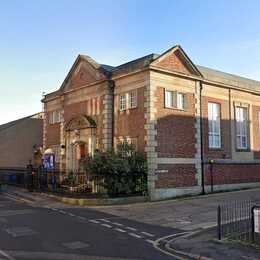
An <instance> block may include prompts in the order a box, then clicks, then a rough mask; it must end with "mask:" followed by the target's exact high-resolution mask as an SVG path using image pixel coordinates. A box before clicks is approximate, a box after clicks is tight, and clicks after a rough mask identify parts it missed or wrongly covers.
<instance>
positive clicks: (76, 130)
mask: <svg viewBox="0 0 260 260" xmlns="http://www.w3.org/2000/svg"><path fill="white" fill-rule="evenodd" d="M65 140H66V172H67V173H68V172H73V173H76V172H80V171H81V169H80V161H81V160H82V159H83V158H84V157H85V156H86V155H93V153H94V151H95V149H96V123H95V121H94V120H93V119H92V118H91V117H89V116H85V115H81V116H79V117H76V118H73V119H71V120H70V121H69V122H68V123H67V124H66V125H65Z"/></svg>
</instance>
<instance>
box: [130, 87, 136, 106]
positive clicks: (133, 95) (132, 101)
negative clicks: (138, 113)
mask: <svg viewBox="0 0 260 260" xmlns="http://www.w3.org/2000/svg"><path fill="white" fill-rule="evenodd" d="M135 107H137V91H136V90H134V91H131V92H129V108H135Z"/></svg>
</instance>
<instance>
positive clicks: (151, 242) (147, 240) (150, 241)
mask: <svg viewBox="0 0 260 260" xmlns="http://www.w3.org/2000/svg"><path fill="white" fill-rule="evenodd" d="M145 241H146V242H148V243H150V244H154V242H155V241H153V240H150V239H145Z"/></svg>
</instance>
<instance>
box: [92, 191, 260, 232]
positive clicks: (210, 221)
mask: <svg viewBox="0 0 260 260" xmlns="http://www.w3.org/2000/svg"><path fill="white" fill-rule="evenodd" d="M241 200H251V201H252V202H255V203H258V202H260V188H258V189H250V190H241V191H233V192H223V193H215V194H209V195H203V196H194V197H188V198H180V199H173V200H165V201H158V202H148V203H147V202H146V203H137V204H128V205H119V206H103V207H101V206H97V207H92V208H93V209H95V210H98V211H101V212H106V213H109V214H113V215H116V216H120V217H122V218H128V219H131V220H136V221H140V220H141V221H142V222H144V223H147V224H156V225H159V226H162V227H171V228H177V229H182V230H185V231H195V230H198V229H205V228H210V227H213V226H215V225H216V222H217V206H218V205H219V204H222V203H225V202H230V201H241Z"/></svg>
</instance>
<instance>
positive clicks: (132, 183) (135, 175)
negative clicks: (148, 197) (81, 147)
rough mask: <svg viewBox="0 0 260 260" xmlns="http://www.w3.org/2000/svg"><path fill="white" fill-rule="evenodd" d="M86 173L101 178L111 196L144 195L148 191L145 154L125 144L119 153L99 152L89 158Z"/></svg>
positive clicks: (85, 166) (119, 148)
mask: <svg viewBox="0 0 260 260" xmlns="http://www.w3.org/2000/svg"><path fill="white" fill-rule="evenodd" d="M83 165H84V169H85V171H86V172H87V173H88V174H90V175H92V176H95V177H100V178H101V179H102V180H103V182H102V185H103V186H104V188H105V189H106V191H107V194H108V195H109V196H112V197H114V196H118V195H130V194H136V193H144V192H146V190H147V163H146V158H145V156H144V154H142V153H140V152H137V151H135V149H134V146H133V145H130V144H128V143H127V142H123V143H122V144H120V145H118V147H117V152H113V151H109V152H99V151H97V152H96V153H95V154H94V156H93V157H90V156H89V157H87V158H86V159H85V160H84V162H83Z"/></svg>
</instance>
